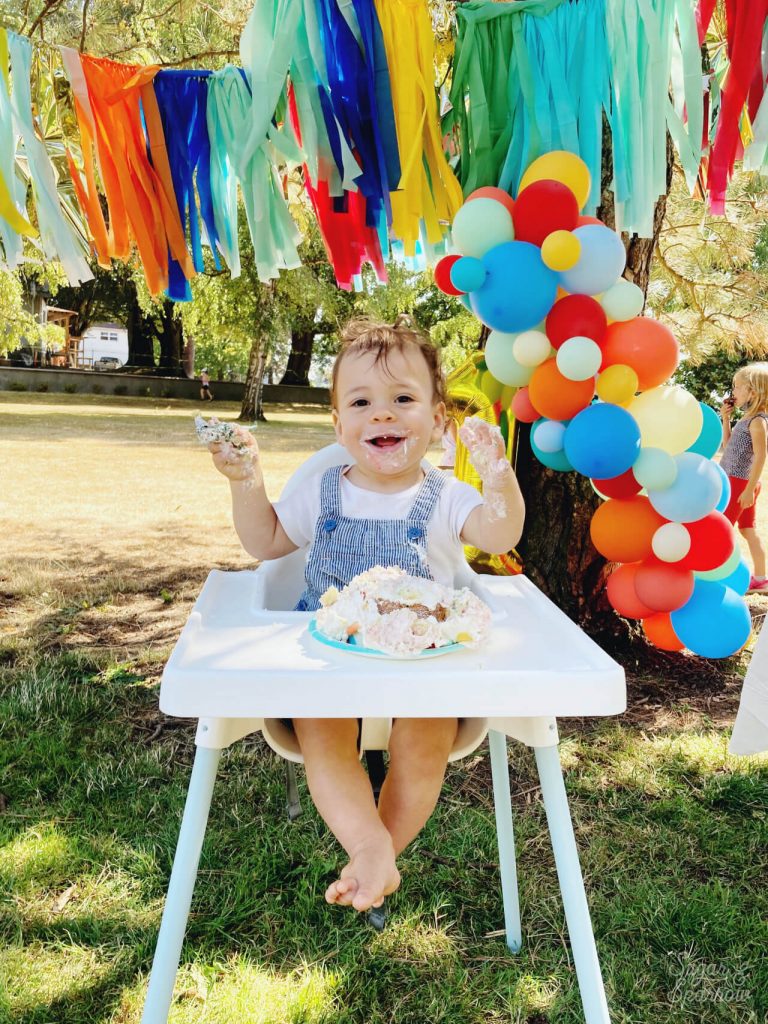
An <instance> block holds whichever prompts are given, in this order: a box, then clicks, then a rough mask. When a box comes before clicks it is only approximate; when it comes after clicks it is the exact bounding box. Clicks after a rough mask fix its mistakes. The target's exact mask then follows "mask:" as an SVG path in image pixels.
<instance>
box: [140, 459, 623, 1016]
mask: <svg viewBox="0 0 768 1024" xmlns="http://www.w3.org/2000/svg"><path fill="white" fill-rule="evenodd" d="M347 461H349V460H348V456H347V454H346V452H345V450H344V449H343V448H341V446H340V445H335V444H334V445H330V446H329V447H327V448H324V449H323V450H322V451H320V452H317V453H316V454H315V455H313V456H312V457H311V458H310V459H308V460H307V462H306V463H305V464H304V465H303V466H302V467H301V468H300V469H299V470H298V471H297V472H296V473H295V474H294V475H293V477H292V478H291V479H290V480H289V481H288V483H287V485H286V488H285V491H284V493H289V491H290V489H292V488H295V487H300V486H302V485H303V484H304V482H305V481H306V480H307V479H308V477H309V476H310V475H311V474H314V473H320V472H323V471H324V470H325V469H327V468H329V467H330V466H333V465H338V464H339V463H342V462H347ZM425 465H426V464H425ZM305 556H306V552H305V551H295V552H293V553H292V554H290V555H287V556H285V557H284V558H281V559H277V560H275V561H272V562H265V563H262V564H261V565H260V566H259V568H258V569H256V570H255V571H245V572H229V573H225V572H219V571H216V570H214V571H213V572H211V574H210V575H209V577H208V579H207V580H206V582H205V585H204V587H203V590H202V592H201V594H200V596H199V597H198V599H197V601H196V602H195V605H194V607H193V609H192V611H191V612H190V615H189V619H188V621H187V623H186V625H185V627H184V629H183V630H182V633H181V636H180V637H179V640H178V641H177V644H176V646H175V648H174V650H173V652H172V654H171V657H170V659H169V661H168V664H167V666H166V668H165V672H164V673H163V680H162V686H161V691H160V708H161V710H162V711H164V712H165V713H166V714H169V715H177V716H181V717H194V718H197V719H198V720H199V721H198V728H197V734H196V737H195V743H196V746H197V752H196V755H195V761H194V765H193V768H192V777H191V779H190V785H189V792H188V795H187V800H186V805H185V808H184V814H183V818H182V823H181V830H180V833H179V841H178V845H177V849H176V856H175V858H174V863H173V868H172V871H171V878H170V883H169V886H168V897H167V900H166V905H165V909H164V912H163V916H162V921H161V925H160V933H159V936H158V942H157V949H156V952H155V957H154V961H153V964H152V972H151V975H150V980H149V987H148V991H147V999H146V1003H145V1007H144V1014H143V1016H142V1024H165V1022H166V1021H167V1017H168V1011H169V1008H170V1005H171V1000H172V996H173V986H174V981H175V977H176V971H177V969H178V964H179V958H180V955H181V947H182V943H183V939H184V932H185V928H186V922H187V917H188V915H189V908H190V905H191V901H192V891H193V888H194V882H195V877H196V874H197V865H198V862H199V858H200V851H201V848H202V843H203V838H204V834H205V828H206V824H207V819H208V811H209V808H210V804H211V798H212V794H213V786H214V781H215V776H216V769H217V765H218V761H219V757H220V755H221V751H222V750H223V749H224V748H225V747H227V746H230V745H231V744H232V743H235V742H236V741H237V740H239V739H242V738H243V737H244V736H247V735H248V734H250V733H253V732H257V731H261V732H262V734H263V735H264V738H265V740H266V741H267V743H268V744H269V745H270V746H271V747H272V748H273V749H274V750H276V751H277V752H278V753H279V754H280V755H281V756H283V757H284V758H286V759H287V761H288V762H298V761H300V760H301V753H300V751H299V749H298V744H297V743H296V738H295V736H294V734H293V732H292V731H291V730H290V729H287V728H286V727H285V726H283V724H282V722H281V719H290V718H301V717H305V718H310V717H317V718H321V717H327V718H340V717H349V718H360V719H362V722H363V725H362V733H361V742H360V747H361V754H362V753H363V752H364V751H366V750H386V748H387V743H388V739H389V730H390V728H391V722H392V719H393V718H396V717H411V718H418V717H424V718H433V717H440V716H445V717H451V718H453V717H456V718H458V719H460V721H461V725H460V729H459V733H458V735H457V739H456V743H455V745H454V749H453V751H452V752H451V759H452V760H454V759H456V758H458V757H462V756H464V755H465V754H467V753H470V752H471V751H472V750H474V749H475V748H476V747H477V746H478V745H479V744H480V743H481V742H482V740H483V739H484V738H485V736H486V734H487V735H488V739H489V747H490V756H491V767H492V777H493V794H494V804H495V817H496V829H497V838H498V845H499V866H500V875H501V890H502V898H503V907H504V922H505V931H506V941H507V945H508V947H509V948H510V950H512V951H513V952H517V951H518V950H519V949H520V947H521V944H522V933H521V924H520V908H519V903H518V893H517V875H516V867H515V848H514V833H513V826H512V805H511V797H510V789H509V771H508V764H507V746H506V743H507V741H506V738H507V736H511V737H513V738H515V739H517V740H519V741H520V742H522V743H525V744H526V745H528V746H530V747H532V748H533V750H534V754H535V758H536V764H537V767H538V772H539V778H540V782H541V791H542V797H543V802H544V807H545V810H546V815H547V823H548V826H549V830H550V834H551V838H552V846H553V851H554V855H555V864H556V868H557V874H558V879H559V882H560V888H561V892H562V896H563V904H564V908H565V915H566V920H567V923H568V931H569V935H570V939H571V946H572V951H573V959H574V964H575V967H576V975H577V978H578V983H579V988H580V992H581V998H582V1004H583V1007H584V1015H585V1020H586V1021H587V1024H607V1022H608V1021H609V1016H608V1008H607V1004H606V1000H605V992H604V989H603V982H602V977H601V973H600V965H599V962H598V959H597V951H596V948H595V941H594V936H593V933H592V924H591V921H590V916H589V909H588V906H587V902H586V896H585V893H584V883H583V880H582V876H581V869H580V866H579V860H578V852H577V849H576V843H575V839H574V835H573V828H572V825H571V819H570V813H569V810H568V802H567V797H566V793H565V787H564V784H563V778H562V771H561V768H560V760H559V756H558V752H557V744H558V734H557V725H556V721H555V716H556V715H567V716H569V717H570V716H578V717H582V716H588V715H612V714H617V713H619V712H621V711H623V710H624V709H625V707H626V695H625V684H624V672H623V670H622V669H621V667H620V666H619V665H617V664H616V662H614V661H613V660H612V659H611V658H609V657H608V655H606V654H605V653H604V652H603V651H602V650H601V649H600V648H599V647H598V646H597V645H596V644H595V643H594V642H593V641H592V640H590V639H589V638H588V637H587V636H586V634H585V633H583V632H582V631H581V630H580V629H579V628H578V626H576V625H575V624H574V623H573V622H571V620H570V619H568V618H567V616H565V615H564V614H563V613H562V612H560V611H559V609H558V608H556V607H555V605H553V604H552V602H550V601H549V600H548V599H547V598H546V597H545V596H544V595H543V594H542V593H541V591H540V590H538V589H537V588H536V587H535V586H534V585H533V584H532V583H531V582H530V580H528V579H526V578H525V577H524V576H515V577H491V576H477V575H476V574H475V573H473V572H472V571H471V569H470V568H469V567H468V566H467V565H466V564H465V563H464V562H463V561H462V562H461V564H460V565H457V567H456V577H455V581H454V582H455V585H456V586H459V587H460V586H469V587H471V589H472V590H474V591H475V592H476V593H477V594H479V596H480V597H481V598H482V599H483V600H484V601H485V602H486V603H487V604H488V605H489V606H490V608H491V611H492V613H493V629H492V633H491V636H490V638H489V640H488V641H487V643H485V644H484V645H482V648H481V649H476V650H463V651H458V652H455V653H451V654H448V655H446V656H444V657H439V658H430V659H425V660H421V661H419V660H414V661H396V660H390V659H386V658H383V659H378V658H377V659H364V658H362V657H359V656H357V655H355V654H353V653H347V652H346V651H337V650H334V649H332V648H329V647H326V646H324V645H321V644H320V643H319V642H318V641H316V640H314V639H313V638H312V637H311V636H310V635H309V632H308V629H307V627H308V625H309V622H310V620H311V619H312V618H313V614H314V613H312V612H296V611H293V610H292V609H293V608H294V606H295V604H296V602H297V600H298V598H299V596H300V594H301V592H302V590H303V584H304V580H303V572H304V560H305ZM318 898H322V897H318ZM329 912H330V910H329ZM347 912H348V913H349V914H350V923H351V921H352V918H353V914H354V912H353V911H351V910H350V911H347Z"/></svg>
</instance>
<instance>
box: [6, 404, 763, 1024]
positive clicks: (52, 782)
mask: <svg viewBox="0 0 768 1024" xmlns="http://www.w3.org/2000/svg"><path fill="white" fill-rule="evenodd" d="M196 408H197V407H196V404H195V403H191V402H184V401H154V400H152V399H127V398H114V399H110V398H105V397H103V396H98V397H96V396H94V397H93V398H84V397H82V396H77V395H73V396H69V395H62V396H59V395H42V394H41V395H35V396H30V395H28V394H24V395H16V394H12V393H0V466H2V467H3V474H2V487H1V488H0V533H1V534H2V536H3V538H4V541H5V550H4V558H3V562H2V567H1V568H0V1024H11V1022H13V1024H138V1022H139V1020H140V1017H141V1008H142V1001H143V997H144V994H145V991H146V983H147V976H148V971H149V967H150V963H151V958H152V954H153V951H154V944H155V939H156V935H157V928H158V925H159V920H160V914H161V910H162V904H163V897H164V893H165V889H166V885H167V879H168V874H169V871H170V865H171V861H172V857H173V852H174V848H175V841H176V837H177V833H178V826H179V819H180V815H181V809H182V806H183V801H184V796H185V792H186V785H187V781H188V777H189V770H190V766H191V762H192V757H193V753H194V745H193V741H194V728H193V724H192V723H191V722H187V721H183V720H178V719H165V718H164V717H163V716H161V715H160V713H159V712H158V710H157V696H158V688H159V678H160V674H161V672H162V667H163V664H164V661H165V659H166V658H167V656H168V654H169V652H170V650H171V647H172V646H173V643H174V641H175V638H176V636H177V635H178V632H179V630H180V628H181V626H182V625H183V623H184V621H185V620H186V617H187V615H188V612H189V608H190V605H191V603H192V601H193V600H194V598H195V596H196V594H197V593H198V591H199V589H200V586H201V584H202V581H203V579H204V578H205V576H206V574H207V572H208V571H209V569H210V568H212V567H219V568H231V569H235V568H243V567H247V566H248V565H249V564H250V563H249V560H248V558H247V556H246V555H245V554H244V553H243V552H242V551H241V550H240V548H239V544H238V542H237V539H236V537H235V535H234V532H233V530H232V528H231V523H230V516H229V500H228V487H227V483H226V481H225V480H224V478H223V477H220V476H219V475H218V474H216V472H215V471H214V470H213V468H212V466H211V464H210V459H209V456H208V455H207V453H206V452H205V450H204V449H202V448H201V447H200V446H199V445H198V444H197V442H196V440H195V437H194V434H193V432H192V421H191V417H192V415H193V413H194V412H195V411H196ZM214 408H215V411H216V412H217V413H218V414H219V415H220V416H222V417H224V416H232V417H234V416H235V415H236V408H235V406H234V405H225V404H223V403H216V404H215V407H214ZM267 412H268V418H269V422H268V423H267V424H264V425H260V426H259V437H260V441H261V445H262V449H263V462H264V466H265V472H266V476H267V481H268V486H269V488H270V492H271V493H272V494H273V495H277V494H278V493H279V490H280V488H281V486H282V484H283V483H284V481H285V480H286V479H287V478H288V476H290V474H291V472H292V471H293V469H294V468H295V467H296V466H297V465H298V464H299V463H300V462H301V461H302V460H303V459H304V458H305V457H306V455H307V453H309V452H311V451H313V450H315V449H317V448H319V447H322V446H323V445H324V444H326V443H327V442H328V441H329V440H331V439H332V432H331V429H330V426H329V423H328V417H327V415H326V414H325V413H323V412H322V411H320V410H309V409H290V408H283V407H280V408H273V409H271V410H270V409H268V410H267ZM766 493H768V492H766ZM763 514H765V509H764V510H763ZM762 525H763V526H765V520H762ZM758 604H759V602H758ZM682 663H684V664H685V665H686V668H687V671H686V672H679V673H677V674H676V675H675V677H674V678H671V677H670V678H668V679H667V678H655V679H649V678H643V679H637V678H630V709H629V711H628V713H627V714H626V715H624V716H621V717H619V718H617V719H611V720H605V721H591V722H576V721H564V722H562V723H560V724H561V735H562V737H563V741H562V745H561V756H562V759H563V764H564V768H565V772H566V786H567V788H568V791H569V796H570V801H571V811H572V815H573V819H574V826H575V830H576V834H577V841H578V844H579V848H580V852H581V861H582V868H583V872H584V877H585V883H586V887H587V895H588V899H589V902H590V906H591V910H592V919H593V923H594V927H595V932H596V937H597V944H598V950H599V953H600V958H601V963H602V968H603V975H604V978H605V983H606V989H607V994H608V1002H609V1006H610V1008H611V1013H612V1020H613V1021H614V1022H616V1024H658V1022H662V1024H678V1022H679V1024H684V1022H686V1024H687V1022H690V1024H694V1022H695V1024H699V1022H703V1024H716V1022H717V1024H720V1022H723V1024H725V1022H733V1024H766V1022H767V1021H768V966H766V964H767V963H768V960H767V959H766V949H768V758H766V757H760V758H749V759H737V758H733V757H730V756H729V755H728V753H727V749H726V747H727V739H728V733H729V726H730V724H731V723H732V721H733V717H734V714H735V710H736V706H737V703H738V694H739V686H740V676H739V673H740V672H741V671H743V663H742V662H741V661H740V660H739V659H733V663H729V664H728V665H725V666H722V667H721V670H720V671H719V672H716V673H713V672H711V671H710V672H707V671H704V670H703V665H702V664H701V663H699V662H695V661H693V660H692V659H683V662H676V661H675V659H674V658H672V659H670V662H669V664H670V666H673V665H675V664H682ZM699 666H701V667H702V671H701V672H699ZM510 768H511V773H512V778H513V780H514V795H513V800H514V804H515V815H516V816H515V827H516V840H517V850H518V861H519V871H520V886H521V902H522V912H523V930H524V949H523V952H522V953H521V954H520V955H518V956H513V955H511V954H510V953H509V952H508V950H507V949H506V946H505V945H504V942H503V938H501V937H500V929H501V928H502V926H503V918H502V908H501V896H500V891H499V879H498V870H497V862H498V853H497V849H496V841H495V828H494V823H493V804H492V796H491V787H490V766H489V760H488V753H487V748H485V747H483V748H481V749H480V750H478V751H477V752H476V753H475V755H473V756H471V757H470V758H468V759H466V760H465V761H463V762H460V763H459V764H457V765H454V766H451V768H450V770H449V774H448V779H447V782H446V786H445V791H444V796H443V799H442V801H441V803H440V805H439V807H438V810H437V812H436V813H435V815H434V817H433V819H432V820H431V821H430V823H429V825H428V827H427V828H426V829H425V831H424V833H423V834H422V836H421V837H420V838H419V839H418V840H417V841H416V842H415V843H414V844H413V846H412V847H411V848H410V849H409V850H408V851H407V852H406V854H405V856H404V857H403V858H402V865H401V866H402V870H403V886H402V888H401V890H400V891H399V892H398V893H397V894H396V895H395V897H394V898H393V899H392V900H391V905H392V916H391V920H390V923H389V924H388V926H387V928H386V929H385V931H384V932H382V933H381V934H377V933H375V932H373V931H372V930H371V929H370V928H369V927H368V926H367V925H366V924H365V923H364V922H363V920H362V919H360V918H358V917H356V916H355V914H354V913H353V912H352V911H349V910H346V909H342V908H333V909H331V908H328V907H326V905H325V904H324V903H323V901H322V893H323V890H324V888H325V886H326V885H327V884H328V881H329V880H330V879H331V878H332V877H334V873H335V872H336V871H337V870H338V868H339V867H340V866H341V864H342V863H343V861H342V857H341V854H340V851H339V850H338V849H337V847H336V846H335V843H334V842H333V840H332V839H331V837H330V836H329V835H328V833H327V832H326V831H325V829H324V827H323V826H322V823H321V822H320V820H319V819H318V817H317V815H316V814H315V813H314V811H313V810H312V809H311V806H310V805H309V802H308V800H307V798H306V794H304V796H305V799H304V804H305V813H304V815H303V817H302V818H300V819H299V820H298V821H297V822H295V823H293V824H289V823H288V821H287V820H286V817H285V813H284V788H283V787H284V783H283V763H282V762H281V761H280V760H279V759H277V758H276V757H275V756H274V755H273V754H272V753H271V751H270V750H269V749H268V748H267V747H266V746H265V745H264V744H263V742H262V741H261V740H260V739H259V738H255V737H251V738H249V739H247V740H245V741H243V742H242V743H239V744H236V745H235V746H234V747H232V748H230V749H229V750H228V751H226V752H225V755H224V757H223V759H222V767H221V770H220V775H219V782H218V785H217V789H216V791H215V794H214V805H213V809H212V813H211V820H210V824H209V828H208V834H207V840H206V845H205V847H204V850H203V856H202V861H201V867H200V875H199V879H198V884H197V888H196V892H195V899H194V902H193V906H192V916H191V919H190V924H189V929H188V933H187V938H186V942H185V945H184V950H183V952H182V964H181V969H180V972H179V977H178V981H177V986H176V998H175V1002H174V1006H173V1009H172V1012H171V1017H170V1020H171V1022H172V1024H203V1022H205V1024H234V1022H237V1024H433V1022H434V1024H437V1022H441V1024H442V1022H445V1024H513V1022H524V1021H528V1022H531V1024H543V1022H545V1021H553V1022H558V1024H571V1022H578V1021H580V1020H582V1017H581V1006H580V1000H579V996H578V989H577V985H576V979H575V972H574V969H573V963H572V960H571V957H570V951H569V946H568V941H567V935H566V931H565V926H564V921H563V914H562V906H561V903H560V898H559V890H558V884H557V878H556V873H555V868H554V862H553V858H552V854H551V848H550V845H549V839H548V833H547V830H546V822H545V816H544V810H543V806H542V804H541V798H540V793H539V790H538V788H537V785H536V772H535V766H534V763H533V757H532V755H531V754H530V752H529V751H527V750H526V749H524V748H522V747H520V746H519V745H511V746H510Z"/></svg>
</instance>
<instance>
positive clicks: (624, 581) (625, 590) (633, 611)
mask: <svg viewBox="0 0 768 1024" xmlns="http://www.w3.org/2000/svg"><path fill="white" fill-rule="evenodd" d="M639 566H640V562H628V563H627V564H626V565H620V566H619V567H618V569H615V570H614V571H613V572H612V573H611V575H610V576H609V577H608V586H607V589H606V593H607V595H608V601H609V602H610V604H611V607H612V608H614V609H615V610H616V611H617V612H618V613H619V615H623V616H624V618H625V619H645V618H647V617H648V616H649V615H653V609H652V608H649V607H648V605H645V604H643V602H642V601H641V600H640V598H639V597H638V596H637V591H636V590H635V575H636V573H637V570H638V568H639Z"/></svg>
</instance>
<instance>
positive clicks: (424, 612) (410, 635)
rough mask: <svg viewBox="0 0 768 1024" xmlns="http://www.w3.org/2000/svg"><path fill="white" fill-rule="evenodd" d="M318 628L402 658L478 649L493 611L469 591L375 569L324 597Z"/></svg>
mask: <svg viewBox="0 0 768 1024" xmlns="http://www.w3.org/2000/svg"><path fill="white" fill-rule="evenodd" d="M315 621H316V624H317V628H318V629H319V630H320V631H321V632H322V633H323V634H324V635H325V636H327V637H328V638H330V639H331V640H340V641H343V642H346V643H350V642H351V638H352V637H354V643H355V644H356V645H358V646H360V647H364V648H368V649H369V650H375V651H381V652H382V653H383V654H390V655H395V656H399V657H403V656H407V655H418V654H420V653H421V652H422V651H426V650H428V649H430V648H436V647H447V646H449V645H451V644H461V645H463V646H465V647H476V646H477V645H478V644H479V643H481V642H482V641H483V640H484V639H485V638H486V637H487V636H488V633H489V632H490V628H491V610H490V608H488V606H487V605H486V604H484V603H483V602H482V601H481V600H480V598H479V597H477V596H476V595H475V594H473V593H472V591H471V590H469V589H468V588H467V587H463V588H462V589H461V590H454V589H453V588H452V587H446V586H443V585H442V584H440V583H435V582H434V580H428V579H423V578H420V577H417V576H409V575H408V573H407V572H405V571H404V570H403V569H400V568H398V567H397V566H390V567H388V568H385V567H384V566H381V565H377V566H374V568H373V569H369V570H368V571H367V572H363V573H360V575H359V576H355V578H354V579H353V580H350V582H349V583H348V584H347V586H346V587H344V589H343V590H338V589H337V588H336V587H329V588H328V590H326V591H325V593H324V594H323V595H322V596H321V598H320V608H319V610H318V611H317V614H316V616H315Z"/></svg>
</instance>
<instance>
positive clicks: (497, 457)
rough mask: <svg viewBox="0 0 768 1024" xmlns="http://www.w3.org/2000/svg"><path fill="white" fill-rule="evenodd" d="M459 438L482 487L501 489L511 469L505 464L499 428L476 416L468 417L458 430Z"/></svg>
mask: <svg viewBox="0 0 768 1024" xmlns="http://www.w3.org/2000/svg"><path fill="white" fill-rule="evenodd" d="M459 438H460V439H461V442H462V444H464V445H465V447H466V448H467V451H468V452H469V459H470V462H471V463H472V465H473V466H474V467H475V470H476V471H477V473H478V475H479V476H480V479H481V480H482V481H483V485H484V486H486V487H503V486H504V484H505V482H506V480H507V478H508V477H509V475H510V474H511V473H512V467H511V466H510V464H509V462H507V457H506V449H505V447H504V438H503V437H502V436H501V431H500V430H499V428H498V427H496V426H492V425H491V424H490V423H486V422H485V420H481V419H479V418H478V417H477V416H470V417H469V418H468V419H466V420H464V422H463V423H462V425H461V427H460V428H459Z"/></svg>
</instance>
